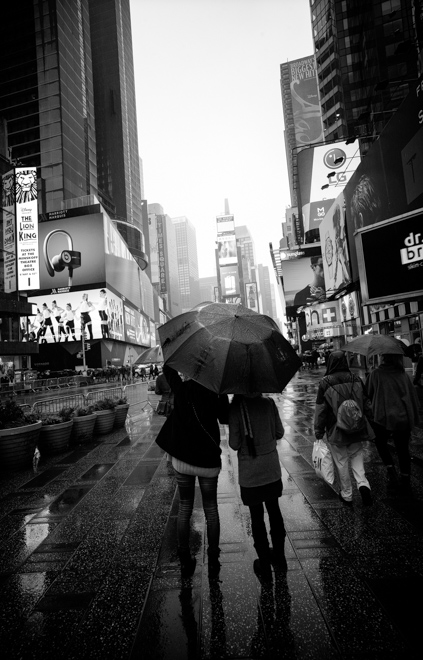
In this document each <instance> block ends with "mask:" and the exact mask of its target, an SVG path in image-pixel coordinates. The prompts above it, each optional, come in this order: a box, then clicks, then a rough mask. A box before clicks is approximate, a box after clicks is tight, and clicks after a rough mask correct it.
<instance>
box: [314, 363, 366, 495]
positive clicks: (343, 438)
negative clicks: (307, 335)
mask: <svg viewBox="0 0 423 660" xmlns="http://www.w3.org/2000/svg"><path fill="white" fill-rule="evenodd" d="M369 420H372V408H371V403H370V400H369V398H368V396H367V394H366V390H365V387H364V385H363V382H362V380H361V378H359V377H358V376H356V375H354V374H353V373H351V371H350V369H349V367H348V362H347V358H346V354H345V353H344V352H343V351H333V352H332V353H331V355H330V357H329V360H328V365H327V369H326V374H325V376H324V377H323V378H322V380H321V381H320V384H319V388H318V391H317V399H316V409H315V414H314V433H315V436H316V440H320V439H322V438H323V436H324V434H325V432H326V436H327V437H326V440H327V444H328V447H329V449H330V451H331V454H332V458H333V462H334V465H335V468H336V471H337V473H338V476H339V481H340V484H341V491H340V493H339V499H340V500H341V502H343V503H344V504H345V505H346V506H352V498H353V490H352V484H351V478H350V472H349V468H350V466H351V469H352V472H353V475H354V479H355V481H356V483H357V487H358V490H359V492H360V495H361V499H362V502H363V505H365V506H369V505H371V504H372V503H373V499H372V495H371V490H370V484H369V482H368V480H367V478H366V475H365V471H364V461H363V441H366V440H373V439H374V437H375V434H374V432H373V430H372V427H371V425H370V421H369Z"/></svg>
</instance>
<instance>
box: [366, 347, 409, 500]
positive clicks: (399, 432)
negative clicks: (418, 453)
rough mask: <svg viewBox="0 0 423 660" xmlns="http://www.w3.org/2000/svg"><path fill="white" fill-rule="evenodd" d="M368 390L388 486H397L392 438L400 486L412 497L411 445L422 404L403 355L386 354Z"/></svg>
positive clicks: (375, 370)
mask: <svg viewBox="0 0 423 660" xmlns="http://www.w3.org/2000/svg"><path fill="white" fill-rule="evenodd" d="M366 387H367V391H368V393H369V396H370V399H371V401H372V409H373V418H374V422H373V428H374V431H375V433H376V448H377V450H378V452H379V455H380V457H381V459H382V461H383V464H384V465H385V467H386V469H387V473H388V485H389V486H391V487H392V486H395V484H396V483H397V474H396V470H395V466H394V461H393V459H392V456H391V452H390V451H389V448H388V438H389V437H390V435H392V438H393V441H394V444H395V448H396V450H397V455H398V463H399V469H400V473H401V481H400V487H401V490H402V492H403V493H404V495H411V483H410V468H411V459H410V451H409V442H410V435H411V430H412V428H413V427H414V426H415V425H416V424H417V422H418V420H419V402H418V397H417V394H416V391H415V389H414V387H413V385H412V383H411V380H410V378H409V376H408V375H407V373H406V372H405V369H404V366H403V358H402V356H401V355H382V360H381V364H380V365H379V367H378V368H377V369H374V370H373V371H372V372H370V374H369V376H368V377H367V381H366Z"/></svg>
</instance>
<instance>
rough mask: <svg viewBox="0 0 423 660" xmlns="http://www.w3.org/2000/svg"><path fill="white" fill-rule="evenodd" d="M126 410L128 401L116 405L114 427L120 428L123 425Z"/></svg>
mask: <svg viewBox="0 0 423 660" xmlns="http://www.w3.org/2000/svg"><path fill="white" fill-rule="evenodd" d="M128 410H129V403H121V404H118V405H117V406H116V417H115V429H121V428H122V427H123V426H125V421H126V417H127V415H128Z"/></svg>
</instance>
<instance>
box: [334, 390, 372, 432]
mask: <svg viewBox="0 0 423 660" xmlns="http://www.w3.org/2000/svg"><path fill="white" fill-rule="evenodd" d="M354 382H355V381H354V380H353V381H352V383H351V392H350V398H348V399H345V400H344V401H342V403H341V404H340V406H339V407H338V410H337V412H336V413H335V414H336V428H337V429H339V430H340V431H342V433H345V434H347V435H350V434H354V433H360V431H364V429H366V419H365V417H364V414H363V411H362V410H361V408H360V406H359V405H358V403H357V402H356V401H355V400H354V399H353V398H352V395H353V389H354ZM330 387H333V385H330ZM334 412H335V411H334Z"/></svg>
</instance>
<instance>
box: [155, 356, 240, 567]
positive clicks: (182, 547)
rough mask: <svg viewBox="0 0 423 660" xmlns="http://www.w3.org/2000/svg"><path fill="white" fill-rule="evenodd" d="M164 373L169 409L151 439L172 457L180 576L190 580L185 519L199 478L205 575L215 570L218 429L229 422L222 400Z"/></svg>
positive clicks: (192, 561)
mask: <svg viewBox="0 0 423 660" xmlns="http://www.w3.org/2000/svg"><path fill="white" fill-rule="evenodd" d="M163 373H164V375H165V377H166V380H167V382H168V383H169V385H170V387H171V390H172V392H173V394H174V409H173V411H172V414H171V415H170V417H168V418H167V420H166V422H165V423H164V425H163V427H162V428H161V430H160V433H159V434H158V436H157V438H156V443H157V444H158V445H159V447H161V448H162V449H163V450H164V451H165V452H167V453H168V454H169V456H171V457H172V466H173V468H174V470H175V476H176V481H177V484H178V491H179V510H178V522H177V542H178V555H179V558H180V561H181V571H182V575H183V576H189V575H192V573H193V572H194V570H195V566H196V560H195V557H193V556H192V555H191V551H190V546H189V537H190V520H191V514H192V510H193V507H194V495H195V481H196V478H198V481H199V484H200V490H201V495H202V500H203V509H204V514H205V517H206V524H207V542H208V548H207V554H208V564H209V572H211V573H212V574H217V573H218V572H219V569H220V562H219V555H220V548H219V539H220V520H219V512H218V508H217V481H218V476H219V472H220V469H221V458H220V455H221V449H220V432H219V425H218V421H219V422H220V423H221V424H227V422H228V409H229V400H228V397H227V395H226V394H225V395H221V396H219V395H217V394H215V393H214V392H211V391H210V390H208V389H207V388H205V387H203V386H202V385H200V384H199V383H196V382H195V381H194V380H184V381H183V380H182V378H181V377H180V376H179V374H178V372H177V371H175V370H174V369H172V368H171V367H168V366H166V365H165V366H164V367H163Z"/></svg>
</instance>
